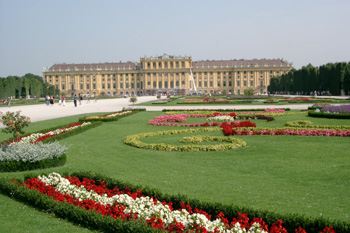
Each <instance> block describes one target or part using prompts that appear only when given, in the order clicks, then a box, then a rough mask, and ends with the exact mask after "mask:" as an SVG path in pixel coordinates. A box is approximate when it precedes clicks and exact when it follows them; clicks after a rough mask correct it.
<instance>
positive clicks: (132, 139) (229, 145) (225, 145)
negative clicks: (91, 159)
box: [124, 128, 246, 151]
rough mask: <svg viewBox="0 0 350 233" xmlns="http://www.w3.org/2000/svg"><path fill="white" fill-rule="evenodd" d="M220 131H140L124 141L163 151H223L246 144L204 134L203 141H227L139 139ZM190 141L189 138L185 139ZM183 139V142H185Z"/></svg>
mask: <svg viewBox="0 0 350 233" xmlns="http://www.w3.org/2000/svg"><path fill="white" fill-rule="evenodd" d="M213 131H220V128H199V129H183V130H168V131H158V132H150V133H139V134H134V135H129V136H127V137H126V138H125V139H124V143H125V144H127V145H130V146H134V147H137V148H141V149H148V150H162V151H222V150H232V149H236V148H240V147H244V146H246V142H245V141H243V140H241V139H237V138H234V139H233V140H226V139H225V137H204V136H202V139H201V140H202V141H217V142H226V143H221V144H217V145H170V144H165V143H150V144H148V143H144V142H141V141H140V140H139V139H141V138H146V137H153V136H159V135H173V134H183V133H197V132H213ZM186 140H187V142H188V139H185V140H184V141H186ZM184 141H183V142H184Z"/></svg>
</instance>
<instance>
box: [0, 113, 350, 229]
mask: <svg viewBox="0 0 350 233" xmlns="http://www.w3.org/2000/svg"><path fill="white" fill-rule="evenodd" d="M161 114H163V113H161V112H140V113H137V114H134V115H131V116H129V117H125V118H122V119H120V120H119V121H116V122H108V123H103V125H102V126H99V127H97V128H94V129H91V130H88V131H86V132H84V133H82V134H78V135H76V136H73V137H70V138H67V139H65V140H62V141H60V143H62V144H66V145H71V147H70V149H69V150H68V153H67V163H66V164H65V165H64V166H63V167H58V168H51V169H45V172H50V171H58V172H65V171H68V172H72V171H77V170H88V171H93V172H98V173H101V174H104V175H108V176H110V177H112V178H115V179H119V180H123V181H126V182H129V183H133V184H135V185H142V186H149V187H152V188H157V189H159V190H161V191H162V192H165V193H170V194H178V193H180V194H184V195H187V196H189V197H190V198H197V199H200V200H205V201H210V202H221V203H224V204H235V205H240V206H246V207H250V208H255V209H264V210H270V211H275V212H278V213H296V214H304V215H308V216H311V217H319V216H320V215H322V216H324V217H326V218H331V219H336V220H341V221H347V222H348V221H350V214H349V213H350V206H349V205H348V203H350V196H349V193H350V173H349V170H350V158H349V143H350V139H349V138H340V137H302V136H239V138H240V139H243V140H245V141H246V142H247V147H244V148H240V149H235V150H230V151H221V152H165V151H151V150H143V149H137V148H134V147H131V146H127V145H124V144H123V140H124V138H125V136H127V135H130V134H136V133H141V132H154V131H159V130H170V129H183V128H180V127H165V126H162V127H161V126H151V125H147V121H148V120H150V119H152V118H153V117H154V116H157V115H161ZM89 115H94V114H89ZM99 115H103V113H99ZM78 118H79V116H72V117H66V118H62V119H55V120H49V121H43V122H37V123H32V124H31V125H30V127H29V128H28V130H29V131H37V130H39V129H44V128H49V127H53V126H56V125H62V124H63V123H64V122H67V123H68V122H73V121H77V120H78ZM275 118H276V121H272V122H266V121H264V120H254V122H255V123H257V125H258V126H262V127H283V126H284V124H285V122H286V121H291V120H311V121H312V122H313V123H314V124H329V125H330V124H336V125H350V121H349V120H330V119H322V118H309V117H307V116H306V113H303V114H295V115H286V116H279V117H275ZM191 120H192V119H191ZM195 120H196V121H198V122H205V118H203V119H195ZM205 134H211V135H222V133H221V132H212V133H208V132H207V133H205ZM183 136H185V135H181V134H180V135H169V136H162V137H150V138H145V139H142V141H144V142H147V143H150V142H165V143H174V144H176V143H178V140H180V139H181V138H182V137H183ZM8 137H9V135H5V134H4V133H0V141H3V140H6V139H7V138H8ZM25 173H26V172H17V173H0V176H6V177H11V178H14V177H20V176H23V174H25ZM0 222H6V224H5V225H4V226H5V227H2V229H1V230H0V232H1V231H2V230H4V229H6V230H5V231H4V232H23V228H24V226H23V225H26V226H27V225H29V226H28V227H26V228H25V229H27V231H25V230H24V232H48V231H50V232H80V231H81V232H83V231H86V230H85V229H83V228H79V227H77V226H75V225H73V224H70V223H68V222H65V221H62V220H59V219H57V218H54V217H52V214H50V213H49V214H47V213H43V212H41V211H40V210H34V209H32V208H30V207H28V206H26V205H23V204H22V203H19V202H16V201H13V200H12V199H10V198H8V197H6V196H3V195H0ZM22 223H23V224H22ZM60 224H62V228H60V227H59V226H60Z"/></svg>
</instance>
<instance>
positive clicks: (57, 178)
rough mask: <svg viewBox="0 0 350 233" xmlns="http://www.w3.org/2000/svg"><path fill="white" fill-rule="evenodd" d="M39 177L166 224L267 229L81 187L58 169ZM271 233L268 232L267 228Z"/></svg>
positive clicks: (65, 191) (226, 231)
mask: <svg viewBox="0 0 350 233" xmlns="http://www.w3.org/2000/svg"><path fill="white" fill-rule="evenodd" d="M38 178H39V180H41V181H42V182H44V183H45V184H47V185H51V186H53V187H55V188H56V190H57V191H59V192H61V193H63V194H69V195H71V196H73V197H76V198H79V200H84V199H87V198H90V199H92V200H94V201H96V202H99V203H100V204H102V205H107V204H110V205H113V203H114V202H115V201H117V203H118V204H121V205H123V206H125V207H126V209H125V210H124V213H125V214H127V213H130V212H133V213H136V214H138V215H139V217H140V218H142V219H145V220H148V219H151V218H153V217H154V216H155V217H156V218H161V219H162V221H163V222H164V223H165V225H169V224H171V223H173V222H174V219H176V221H178V222H181V223H182V224H183V225H184V226H185V227H186V228H190V227H191V226H193V224H194V223H197V224H199V225H200V226H201V227H205V228H206V229H207V230H208V231H209V232H212V231H214V229H215V228H217V229H218V230H219V231H220V232H224V233H231V232H232V233H233V232H249V233H253V232H259V233H260V232H261V233H265V232H266V231H264V230H261V229H260V228H259V227H260V225H259V224H257V223H256V224H253V225H252V226H251V228H250V229H249V231H246V230H245V229H242V228H241V227H240V225H239V223H236V224H235V226H234V228H232V229H227V228H226V226H225V225H224V223H223V222H222V221H221V219H215V220H214V221H210V220H209V219H207V217H206V216H205V215H204V214H198V213H194V214H189V213H188V211H187V210H185V209H182V210H181V211H179V210H174V211H171V210H170V208H169V206H167V205H163V204H162V203H161V202H160V201H157V203H156V204H154V201H153V199H152V198H150V197H140V198H136V199H133V198H132V197H130V196H129V195H127V194H121V195H115V196H112V197H107V195H106V194H103V195H99V194H97V193H95V192H94V191H87V190H86V189H85V187H83V186H81V187H77V186H76V185H72V184H70V182H69V180H68V179H66V178H63V177H61V175H60V174H58V173H55V172H53V173H51V174H50V175H48V176H47V177H46V176H39V177H38ZM266 233H267V232H266Z"/></svg>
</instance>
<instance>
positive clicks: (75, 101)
mask: <svg viewBox="0 0 350 233" xmlns="http://www.w3.org/2000/svg"><path fill="white" fill-rule="evenodd" d="M74 106H75V107H76V106H77V94H74Z"/></svg>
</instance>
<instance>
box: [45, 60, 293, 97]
mask: <svg viewBox="0 0 350 233" xmlns="http://www.w3.org/2000/svg"><path fill="white" fill-rule="evenodd" d="M291 69H293V66H292V64H291V63H288V62H287V61H285V60H283V59H282V60H281V59H252V60H243V59H241V60H206V61H192V58H191V57H188V56H170V55H168V54H164V55H163V56H157V57H142V58H140V62H119V63H89V64H65V63H63V64H55V65H53V66H51V67H50V68H44V71H43V77H44V80H45V81H46V82H47V83H49V84H51V85H54V86H55V87H56V88H58V89H60V90H61V92H64V93H66V95H74V94H78V93H81V94H90V95H93V94H97V95H100V94H107V95H113V96H115V95H155V94H162V93H169V94H174V95H179V94H190V93H203V94H206V93H207V94H209V93H212V94H214V93H218V92H221V93H232V94H243V93H244V90H245V89H247V88H249V87H251V88H253V89H254V90H255V92H256V93H261V94H263V93H267V87H268V85H269V84H270V78H271V77H275V76H280V75H282V74H285V73H287V72H289V71H290V70H291Z"/></svg>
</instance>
